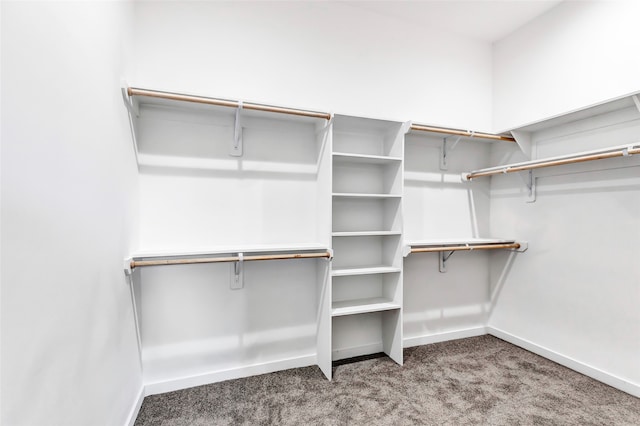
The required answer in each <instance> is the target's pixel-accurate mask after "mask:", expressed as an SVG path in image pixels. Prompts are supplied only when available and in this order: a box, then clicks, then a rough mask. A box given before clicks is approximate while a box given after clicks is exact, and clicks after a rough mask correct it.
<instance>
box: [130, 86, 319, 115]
mask: <svg viewBox="0 0 640 426" xmlns="http://www.w3.org/2000/svg"><path fill="white" fill-rule="evenodd" d="M126 96H127V98H128V99H129V101H130V102H131V106H132V107H133V109H134V110H136V109H137V108H139V105H141V104H146V105H161V106H175V105H176V103H178V104H182V105H186V106H189V107H191V108H209V109H215V110H217V111H220V112H224V111H225V109H226V110H227V111H233V109H238V108H241V109H242V110H243V111H247V112H251V111H253V112H257V113H267V114H278V115H281V116H282V117H297V118H305V119H312V120H317V119H321V120H330V119H331V114H330V113H328V112H319V111H308V110H303V109H296V108H287V107H280V106H274V105H264V104H258V103H253V102H242V101H234V100H228V99H218V98H211V97H207V96H197V95H187V94H182V93H173V92H165V91H159V90H150V89H141V88H135V87H128V88H127V89H126ZM230 108H231V109H230Z"/></svg>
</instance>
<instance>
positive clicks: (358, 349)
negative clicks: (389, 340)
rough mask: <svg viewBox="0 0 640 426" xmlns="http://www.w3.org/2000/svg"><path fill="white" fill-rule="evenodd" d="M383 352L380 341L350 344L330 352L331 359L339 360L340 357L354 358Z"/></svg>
mask: <svg viewBox="0 0 640 426" xmlns="http://www.w3.org/2000/svg"><path fill="white" fill-rule="evenodd" d="M379 352H384V348H383V347H382V342H379V343H372V344H370V345H363V346H352V347H350V348H344V349H336V350H334V351H332V352H331V360H332V361H339V360H341V359H348V358H354V357H357V356H362V355H370V354H377V353H379Z"/></svg>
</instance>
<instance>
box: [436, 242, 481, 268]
mask: <svg viewBox="0 0 640 426" xmlns="http://www.w3.org/2000/svg"><path fill="white" fill-rule="evenodd" d="M467 246H468V244H467ZM471 250H473V249H471ZM453 253H454V252H453V251H450V252H448V253H447V252H445V251H441V252H440V253H439V256H438V258H439V260H440V261H439V265H438V270H439V271H440V272H442V273H444V272H447V260H449V258H450V257H451V256H452V255H453Z"/></svg>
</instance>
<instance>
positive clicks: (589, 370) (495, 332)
mask: <svg viewBox="0 0 640 426" xmlns="http://www.w3.org/2000/svg"><path fill="white" fill-rule="evenodd" d="M487 333H488V334H490V335H492V336H495V337H497V338H499V339H502V340H504V341H506V342H509V343H512V344H514V345H516V346H520V347H521V348H523V349H526V350H528V351H529V352H533V353H534V354H537V355H540V356H541V357H544V358H547V359H550V360H551V361H554V362H557V363H558V364H560V365H563V366H565V367H567V368H570V369H572V370H574V371H577V372H578V373H582V374H584V375H585V376H589V377H591V378H592V379H595V380H597V381H599V382H602V383H605V384H607V385H609V386H612V387H614V388H616V389H619V390H621V391H623V392H626V393H628V394H631V395H633V396H635V397H638V398H640V385H639V384H637V383H632V382H629V381H628V380H625V379H622V378H620V377H617V376H614V375H612V374H609V373H607V372H605V371H602V370H599V369H597V368H595V367H592V366H590V365H587V364H584V363H582V362H580V361H576V360H575V359H573V358H569V357H567V356H564V355H562V354H560V353H558V352H555V351H552V350H551V349H547V348H545V347H543V346H540V345H537V344H535V343H533V342H530V341H528V340H525V339H521V338H519V337H516V336H514V335H513V334H510V333H507V332H506V331H503V330H500V329H498V328H494V327H487Z"/></svg>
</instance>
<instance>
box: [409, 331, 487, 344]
mask: <svg viewBox="0 0 640 426" xmlns="http://www.w3.org/2000/svg"><path fill="white" fill-rule="evenodd" d="M485 334H487V328H486V327H484V326H480V327H473V328H466V329H463V330H455V331H445V332H444V333H435V334H427V335H424V336H415V337H405V339H404V340H403V346H404V347H405V348H410V347H412V346H420V345H430V344H432V343H440V342H447V341H449V340H457V339H465V338H467V337H477V336H484V335H485Z"/></svg>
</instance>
